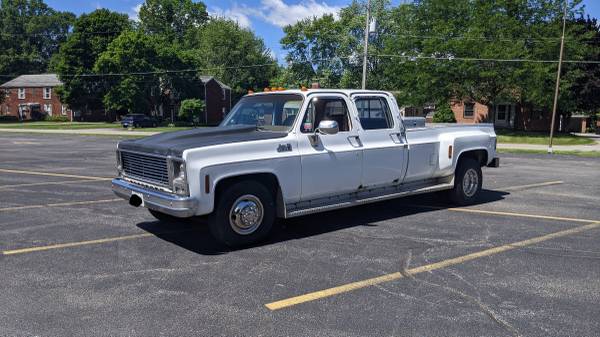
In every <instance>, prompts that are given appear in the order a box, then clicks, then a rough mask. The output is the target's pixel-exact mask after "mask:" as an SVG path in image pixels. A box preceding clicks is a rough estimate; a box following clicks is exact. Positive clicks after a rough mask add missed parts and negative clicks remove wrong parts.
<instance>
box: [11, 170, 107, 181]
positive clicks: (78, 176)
mask: <svg viewBox="0 0 600 337" xmlns="http://www.w3.org/2000/svg"><path fill="white" fill-rule="evenodd" d="M0 172H2V173H15V174H28V175H33V176H49V177H63V178H77V179H88V180H106V179H108V177H94V176H81V175H76V174H66V173H54V172H38V171H25V170H9V169H0Z"/></svg>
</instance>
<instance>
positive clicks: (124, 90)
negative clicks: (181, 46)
mask: <svg viewBox="0 0 600 337" xmlns="http://www.w3.org/2000/svg"><path fill="white" fill-rule="evenodd" d="M189 67H190V65H189V64H186V63H184V62H183V61H182V60H181V59H180V58H179V55H178V51H177V50H176V49H175V48H174V47H173V46H172V44H171V43H170V42H169V41H167V40H166V39H165V38H164V37H162V36H156V35H148V34H145V33H143V32H139V31H125V32H123V33H122V34H121V35H120V36H119V37H117V38H116V39H115V40H114V41H112V42H111V43H110V44H109V45H108V48H107V50H106V51H104V52H103V53H102V54H100V57H99V58H98V61H97V62H96V65H95V66H94V71H95V72H96V73H109V74H117V75H114V76H109V78H110V79H109V80H108V85H109V89H108V91H107V92H106V94H105V95H104V98H103V103H104V106H105V108H106V109H108V110H110V111H116V112H119V113H146V114H148V113H152V114H157V113H159V110H160V109H163V113H166V112H168V111H165V109H171V108H172V107H173V105H174V102H176V101H178V100H180V99H184V98H187V97H194V95H199V94H200V93H199V92H198V89H197V87H198V86H197V85H195V84H194V83H195V82H194V80H195V77H194V76H195V75H194V74H193V73H192V74H190V73H186V72H179V71H176V72H174V71H170V70H182V69H189ZM196 97H197V96H196Z"/></svg>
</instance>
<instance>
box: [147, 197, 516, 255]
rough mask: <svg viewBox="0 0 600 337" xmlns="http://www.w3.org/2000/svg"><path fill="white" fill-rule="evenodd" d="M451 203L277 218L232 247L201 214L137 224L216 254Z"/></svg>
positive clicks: (410, 201) (419, 201) (403, 203)
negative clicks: (265, 232) (265, 230)
mask: <svg viewBox="0 0 600 337" xmlns="http://www.w3.org/2000/svg"><path fill="white" fill-rule="evenodd" d="M508 194H509V193H508V192H503V191H493V190H485V189H484V190H482V191H481V195H480V197H479V201H478V202H477V203H476V205H482V204H487V203H491V202H494V201H498V200H502V199H504V196H506V195H508ZM451 207H454V206H453V205H449V204H447V203H445V202H444V200H443V199H442V198H441V197H440V196H439V195H438V194H424V195H419V196H414V197H407V198H401V199H396V200H389V201H384V202H379V203H374V204H369V205H363V206H358V207H353V208H347V209H341V210H336V211H330V212H325V213H320V214H314V215H307V216H303V217H298V218H293V219H281V220H279V221H278V222H277V223H276V224H275V225H274V228H273V232H272V234H271V236H270V237H269V239H268V240H267V241H264V242H261V243H259V244H256V245H253V246H248V247H243V248H238V249H232V248H229V247H226V246H224V245H221V244H219V243H217V242H216V241H215V240H214V239H213V237H212V236H211V234H210V232H209V230H208V225H207V220H206V219H205V218H193V219H190V220H183V221H181V222H176V223H175V222H173V223H168V222H158V221H152V222H142V223H139V224H138V225H137V226H138V227H139V228H141V229H142V230H144V231H147V232H149V233H151V234H153V235H155V236H156V237H158V238H161V239H163V240H165V241H168V242H170V243H173V244H175V245H177V246H179V247H182V248H184V249H187V250H189V251H192V252H194V253H198V254H202V255H218V254H224V253H227V252H230V251H234V250H243V249H249V248H253V247H260V246H266V245H270V244H274V243H279V242H284V241H289V240H297V239H302V238H306V237H311V236H316V235H320V234H324V233H328V232H333V231H338V230H342V229H345V228H350V227H355V226H377V222H380V221H384V220H390V219H394V218H402V217H404V216H410V215H415V214H420V213H428V212H432V211H439V210H443V209H447V208H451Z"/></svg>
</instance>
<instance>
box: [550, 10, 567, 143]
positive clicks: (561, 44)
mask: <svg viewBox="0 0 600 337" xmlns="http://www.w3.org/2000/svg"><path fill="white" fill-rule="evenodd" d="M567 4H568V0H565V11H564V13H563V26H562V36H561V38H560V56H559V59H558V73H557V74H556V88H555V90H554V105H553V106H552V122H551V123H550V143H549V144H548V153H550V154H552V138H553V137H554V122H555V120H556V109H557V106H558V91H559V89H560V72H561V70H562V61H563V53H564V50H565V28H566V26H567Z"/></svg>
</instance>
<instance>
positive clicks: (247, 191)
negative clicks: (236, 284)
mask: <svg viewBox="0 0 600 337" xmlns="http://www.w3.org/2000/svg"><path fill="white" fill-rule="evenodd" d="M275 211H276V210H275V200H274V198H273V194H272V193H271V191H269V189H268V188H267V187H266V186H265V185H263V184H261V183H259V182H256V181H251V180H247V181H240V182H237V183H234V184H232V185H230V186H228V187H226V188H224V189H223V190H221V191H219V193H218V196H217V204H216V205H215V211H214V212H213V213H212V214H211V216H210V219H209V228H210V231H211V233H212V235H213V236H214V237H215V238H216V239H217V240H219V241H220V242H222V243H224V244H225V245H227V246H230V247H239V246H247V245H250V244H253V243H256V242H258V241H260V240H263V239H264V238H266V237H267V236H268V235H269V232H270V231H271V228H272V227H273V223H274V222H275Z"/></svg>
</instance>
